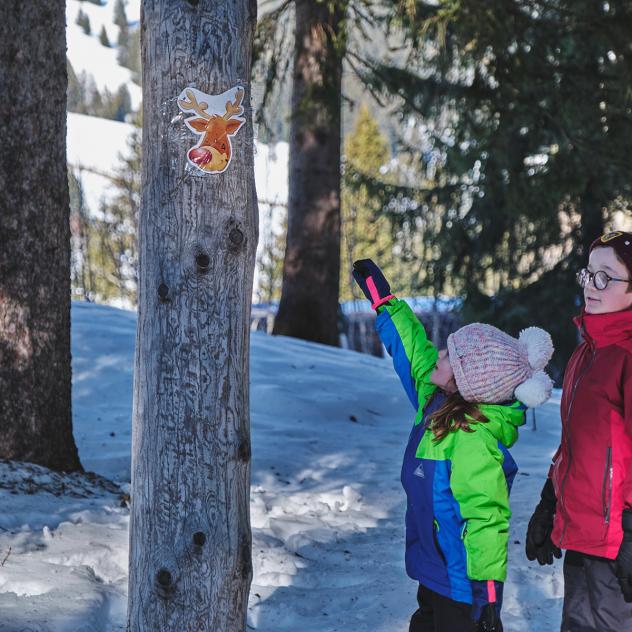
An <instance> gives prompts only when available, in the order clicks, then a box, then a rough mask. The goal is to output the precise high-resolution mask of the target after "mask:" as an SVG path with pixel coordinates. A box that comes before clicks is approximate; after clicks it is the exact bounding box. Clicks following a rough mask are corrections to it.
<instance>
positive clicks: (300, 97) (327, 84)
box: [274, 0, 347, 345]
mask: <svg viewBox="0 0 632 632" xmlns="http://www.w3.org/2000/svg"><path fill="white" fill-rule="evenodd" d="M295 5H296V25H295V40H296V43H295V51H294V75H293V77H294V83H293V90H292V121H291V128H290V164H289V196H288V232H287V247H286V251H285V260H284V264H283V290H282V295H281V301H280V304H279V311H278V314H277V317H276V320H275V324H274V333H275V334H279V335H285V336H293V337H296V338H302V339H304V340H313V341H315V342H322V343H325V344H329V345H337V344H338V327H337V311H338V294H339V288H340V142H341V138H340V134H341V131H340V117H341V114H340V112H341V103H342V96H341V89H342V88H341V81H342V58H343V54H344V46H345V29H344V20H345V15H346V6H347V3H346V2H344V1H339V0H336V1H335V2H328V1H322V0H296V2H295Z"/></svg>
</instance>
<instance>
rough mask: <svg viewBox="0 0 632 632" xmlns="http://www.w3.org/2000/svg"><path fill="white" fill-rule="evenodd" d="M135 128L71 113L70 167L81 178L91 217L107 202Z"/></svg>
mask: <svg viewBox="0 0 632 632" xmlns="http://www.w3.org/2000/svg"><path fill="white" fill-rule="evenodd" d="M135 129H136V128H135V127H134V126H133V125H130V124H129V123H120V122H119V121H111V120H109V119H103V118H98V117H96V116H87V115H85V114H76V113H74V112H68V118H67V134H66V153H67V157H68V165H69V167H70V168H72V170H73V172H74V174H75V175H76V176H77V177H78V178H79V179H80V183H81V186H82V190H83V195H84V202H85V204H86V205H87V208H88V209H89V211H90V213H91V214H93V215H96V214H97V213H98V211H99V208H100V204H101V202H102V201H107V200H108V198H109V195H110V190H111V186H112V176H113V175H114V173H115V172H116V169H117V167H118V166H119V163H120V159H121V156H126V155H128V154H129V145H128V141H129V138H130V135H131V134H132V133H133V132H134V130H135Z"/></svg>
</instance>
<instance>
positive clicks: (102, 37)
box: [99, 25, 110, 48]
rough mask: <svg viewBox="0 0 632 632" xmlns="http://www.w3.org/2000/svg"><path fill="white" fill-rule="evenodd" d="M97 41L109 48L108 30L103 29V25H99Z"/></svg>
mask: <svg viewBox="0 0 632 632" xmlns="http://www.w3.org/2000/svg"><path fill="white" fill-rule="evenodd" d="M99 41H100V42H101V44H102V45H103V46H106V47H107V48H110V39H109V38H108V32H107V31H106V30H105V25H103V26H102V27H101V32H100V33H99Z"/></svg>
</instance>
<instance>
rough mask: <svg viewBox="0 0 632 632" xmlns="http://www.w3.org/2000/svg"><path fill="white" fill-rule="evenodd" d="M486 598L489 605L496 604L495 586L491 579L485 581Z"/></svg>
mask: <svg viewBox="0 0 632 632" xmlns="http://www.w3.org/2000/svg"><path fill="white" fill-rule="evenodd" d="M487 598H488V600H489V603H496V584H495V583H494V580H493V579H488V580H487Z"/></svg>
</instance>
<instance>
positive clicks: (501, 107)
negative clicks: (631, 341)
mask: <svg viewBox="0 0 632 632" xmlns="http://www.w3.org/2000/svg"><path fill="white" fill-rule="evenodd" d="M401 6H402V7H404V5H403V4H402V5H401ZM406 8H407V9H414V10H409V11H407V12H404V13H402V14H400V16H399V19H400V23H402V24H403V25H404V27H405V28H406V29H407V32H408V34H409V36H410V40H409V41H410V42H411V45H412V53H411V56H410V58H409V59H408V60H407V63H405V64H403V65H401V64H400V65H397V66H396V65H393V64H384V63H382V62H381V60H377V59H371V58H368V57H367V58H365V59H364V60H363V62H362V63H364V68H365V72H364V76H365V80H367V81H368V82H369V85H370V87H371V89H373V90H374V91H376V92H378V93H379V94H380V95H382V96H383V97H384V96H386V95H388V94H396V95H397V99H399V100H400V101H399V103H401V105H402V107H401V111H402V112H403V113H404V115H405V116H407V117H413V118H416V120H417V121H418V123H417V125H418V126H419V127H421V126H426V128H427V138H428V140H429V142H431V143H432V149H431V151H429V152H428V156H429V157H430V158H432V159H433V160H435V161H436V162H437V164H438V182H437V185H436V186H435V187H434V188H433V189H432V190H428V191H427V196H436V199H437V200H438V201H439V202H440V203H441V204H443V205H445V208H446V214H445V216H444V217H443V218H442V219H441V220H440V221H439V223H438V224H436V225H433V226H430V227H429V228H431V229H432V230H428V231H427V233H426V236H425V238H426V239H427V240H430V241H431V242H432V244H433V247H435V248H436V250H437V256H438V261H439V262H440V265H441V266H443V268H444V269H447V270H450V279H446V281H447V280H451V281H452V284H453V286H454V289H455V290H456V291H458V292H459V293H462V294H463V295H464V296H465V299H466V300H465V314H466V316H467V317H468V318H470V319H485V320H488V321H490V322H494V323H496V324H498V325H500V326H503V327H505V328H507V329H508V330H510V331H513V332H515V331H516V330H517V329H519V328H520V327H523V326H525V325H526V324H541V325H543V326H545V327H548V328H549V329H552V333H553V334H554V339H555V342H556V346H557V350H558V353H557V354H556V358H555V362H556V365H557V369H558V372H559V371H560V370H561V367H562V366H563V364H564V362H565V359H566V357H568V354H569V352H570V350H571V349H572V347H573V346H574V344H575V341H576V338H575V332H574V330H573V327H572V325H570V323H569V317H570V315H571V314H572V313H574V312H575V311H576V309H577V307H576V301H577V299H578V296H579V292H578V290H577V287H576V285H575V283H574V278H573V277H574V271H575V270H576V268H577V267H578V265H580V262H581V261H583V257H584V256H585V252H586V248H587V245H588V244H589V243H590V241H591V240H592V239H593V238H595V237H596V236H598V235H599V234H600V233H601V232H602V231H603V229H604V223H605V219H606V218H607V217H608V214H609V211H608V209H609V208H610V207H612V205H613V204H614V203H615V202H616V201H617V200H620V199H622V198H623V199H627V200H628V201H629V200H630V197H631V195H632V182H631V181H630V178H629V173H630V169H631V167H632V163H631V156H632V151H631V150H632V110H631V108H630V104H629V94H630V92H631V91H632V58H631V57H630V55H628V54H627V51H626V46H627V37H628V36H627V34H628V33H629V32H630V29H631V28H632V7H631V6H630V4H629V3H627V2H624V1H623V0H613V1H612V2H608V3H594V2H591V1H590V0H579V1H572V2H571V1H570V0H565V1H559V2H555V3H551V2H548V1H545V0H542V1H539V0H524V1H520V2H511V3H505V2H494V3H493V6H491V7H490V5H489V3H480V2H476V1H474V0H469V1H468V0H461V1H460V2H443V3H438V4H436V5H431V4H427V3H425V2H423V3H422V2H413V3H409V4H408V5H406Z"/></svg>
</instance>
